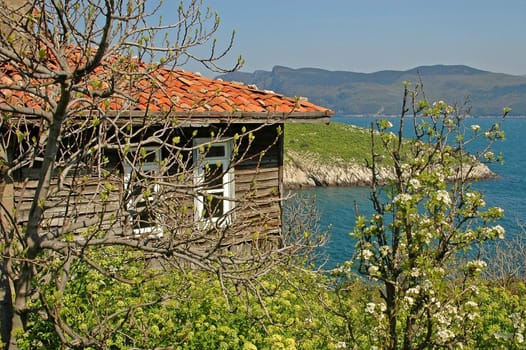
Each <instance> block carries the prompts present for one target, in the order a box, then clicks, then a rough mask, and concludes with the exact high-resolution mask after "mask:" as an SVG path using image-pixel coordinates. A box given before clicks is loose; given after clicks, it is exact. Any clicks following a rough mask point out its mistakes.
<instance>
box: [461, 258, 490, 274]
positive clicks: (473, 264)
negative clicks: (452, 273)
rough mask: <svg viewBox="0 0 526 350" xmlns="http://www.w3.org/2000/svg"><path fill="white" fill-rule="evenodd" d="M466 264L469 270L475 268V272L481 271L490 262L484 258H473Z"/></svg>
mask: <svg viewBox="0 0 526 350" xmlns="http://www.w3.org/2000/svg"><path fill="white" fill-rule="evenodd" d="M466 266H467V268H468V269H469V270H474V271H475V272H481V271H482V270H483V269H485V268H486V267H488V264H486V262H485V261H483V260H472V261H468V263H467V264H466Z"/></svg>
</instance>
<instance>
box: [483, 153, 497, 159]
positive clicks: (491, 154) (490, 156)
mask: <svg viewBox="0 0 526 350" xmlns="http://www.w3.org/2000/svg"><path fill="white" fill-rule="evenodd" d="M484 158H486V159H487V160H493V159H494V158H495V154H494V153H493V152H491V151H489V152H486V153H484Z"/></svg>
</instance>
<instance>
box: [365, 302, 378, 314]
mask: <svg viewBox="0 0 526 350" xmlns="http://www.w3.org/2000/svg"><path fill="white" fill-rule="evenodd" d="M375 307H376V304H375V303H367V305H365V312H367V313H369V314H372V313H374V309H375Z"/></svg>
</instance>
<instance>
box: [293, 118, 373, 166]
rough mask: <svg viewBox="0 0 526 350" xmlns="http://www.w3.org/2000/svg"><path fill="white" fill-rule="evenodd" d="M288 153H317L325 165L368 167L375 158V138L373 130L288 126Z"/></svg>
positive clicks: (337, 124) (342, 127) (333, 126)
mask: <svg viewBox="0 0 526 350" xmlns="http://www.w3.org/2000/svg"><path fill="white" fill-rule="evenodd" d="M285 150H292V151H296V152H300V153H310V154H317V155H318V157H319V158H320V160H322V161H323V162H331V161H340V160H343V161H353V162H355V163H358V164H365V159H370V158H371V139H370V133H369V130H366V129H362V128H358V127H356V126H353V125H348V124H342V123H336V122H333V123H331V124H329V125H325V124H318V123H312V124H287V125H286V126H285Z"/></svg>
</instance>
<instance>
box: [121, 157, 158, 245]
mask: <svg viewBox="0 0 526 350" xmlns="http://www.w3.org/2000/svg"><path fill="white" fill-rule="evenodd" d="M160 162H161V149H160V148H159V147H140V148H132V149H131V150H130V152H128V153H127V155H126V160H125V164H124V184H125V190H126V208H127V211H128V213H129V214H130V224H131V226H132V230H133V233H134V234H138V235H139V234H140V235H143V234H152V235H160V234H162V231H161V229H160V228H159V226H158V220H157V217H156V215H155V212H156V210H155V208H154V206H155V203H154V200H155V196H156V194H157V192H159V184H158V183H157V181H155V178H156V177H157V176H158V175H159V172H160Z"/></svg>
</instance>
